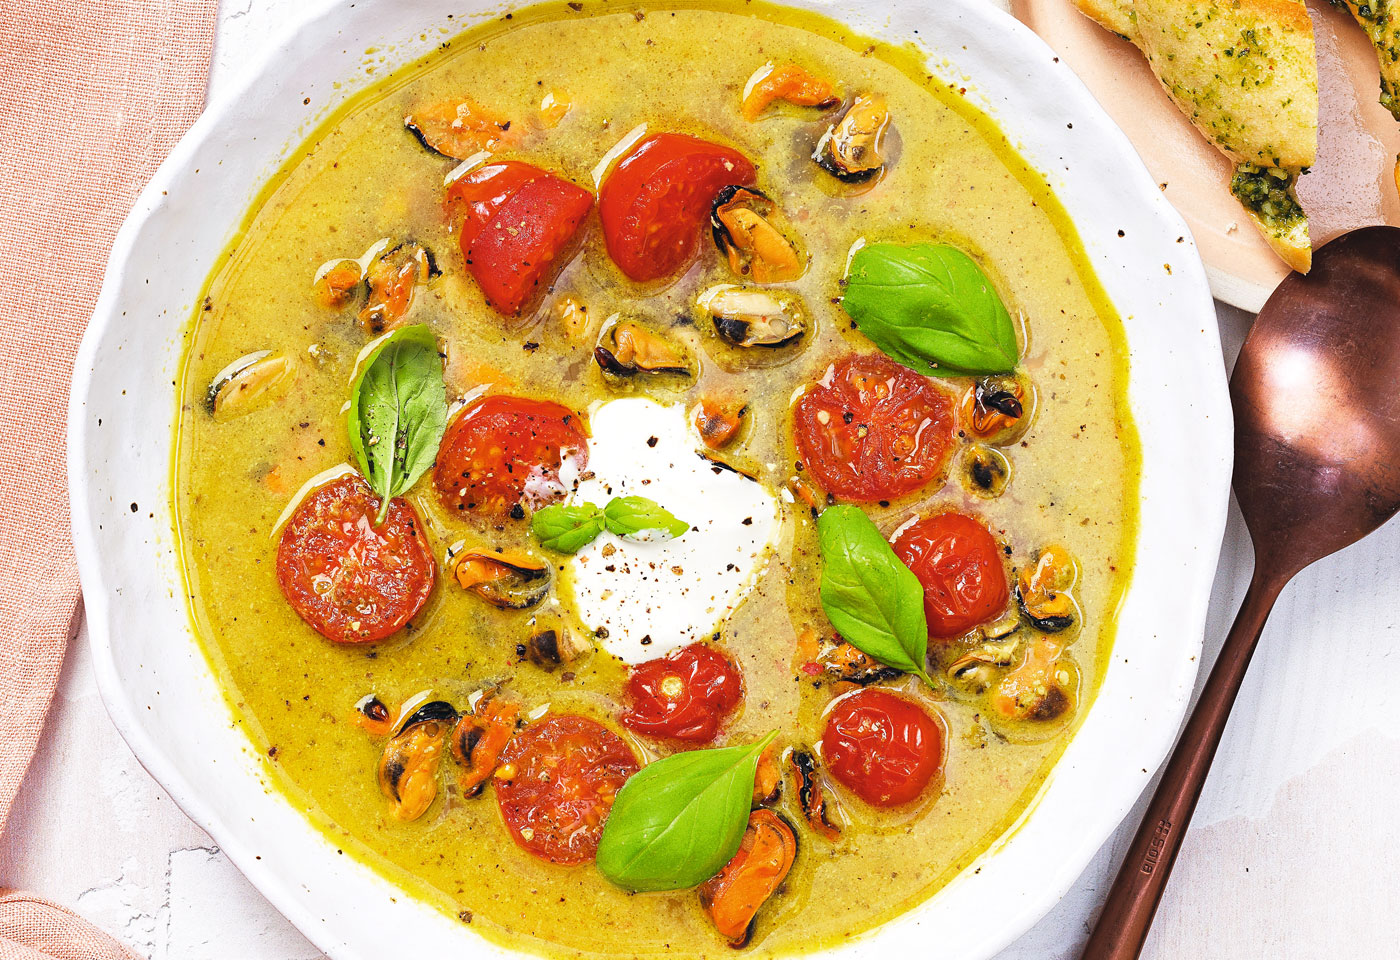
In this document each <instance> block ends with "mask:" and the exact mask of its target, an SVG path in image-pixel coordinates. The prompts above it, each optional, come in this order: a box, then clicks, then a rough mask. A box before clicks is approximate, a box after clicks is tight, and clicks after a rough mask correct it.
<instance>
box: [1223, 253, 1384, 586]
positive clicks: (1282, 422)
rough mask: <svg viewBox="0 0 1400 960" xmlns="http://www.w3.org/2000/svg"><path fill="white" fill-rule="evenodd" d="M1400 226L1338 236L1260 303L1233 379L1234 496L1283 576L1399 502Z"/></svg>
mask: <svg viewBox="0 0 1400 960" xmlns="http://www.w3.org/2000/svg"><path fill="white" fill-rule="evenodd" d="M1398 371H1400V228H1396V227H1368V228H1366V229H1362V230H1356V231H1353V232H1351V233H1348V234H1344V235H1343V236H1341V237H1339V238H1338V239H1336V240H1334V241H1333V242H1331V243H1329V244H1327V245H1326V246H1325V247H1323V248H1322V249H1320V250H1319V251H1318V253H1317V259H1316V260H1315V261H1314V263H1313V269H1312V272H1311V273H1309V274H1307V275H1306V276H1304V275H1302V274H1297V273H1295V274H1292V275H1290V276H1289V277H1287V278H1286V279H1285V280H1284V281H1283V283H1282V284H1280V286H1279V288H1278V290H1277V291H1276V292H1275V293H1274V295H1273V296H1272V297H1271V298H1270V299H1269V302H1268V303H1267V304H1265V306H1264V309H1263V311H1262V312H1260V314H1259V319H1258V320H1256V321H1255V323H1254V327H1253V329H1252V330H1251V331H1250V334H1249V337H1248V339H1247V340H1246V341H1245V343H1244V347H1243V348H1242V349H1241V351H1240V356H1239V360H1238V361H1237V362H1236V364H1235V372H1234V376H1233V377H1231V379H1230V398H1231V400H1232V402H1233V405H1234V408H1235V497H1236V499H1238V501H1239V504H1240V510H1241V511H1242V512H1243V513H1244V518H1245V523H1246V524H1247V525H1248V526H1249V530H1250V535H1251V537H1252V538H1253V540H1254V546H1255V552H1256V557H1257V560H1256V563H1257V564H1258V565H1259V566H1260V567H1261V568H1263V567H1265V566H1267V567H1270V568H1272V569H1273V570H1275V571H1276V572H1278V573H1286V574H1287V576H1288V577H1291V576H1292V575H1293V574H1295V573H1297V572H1298V571H1299V570H1301V569H1303V567H1306V566H1307V565H1308V564H1310V563H1312V562H1313V561H1315V560H1318V559H1320V558H1321V557H1324V556H1327V555H1328V554H1331V553H1335V552H1336V551H1338V550H1340V549H1342V548H1343V547H1345V546H1347V545H1349V544H1351V543H1354V542H1355V541H1357V540H1359V539H1361V538H1362V537H1364V536H1365V535H1366V534H1368V533H1370V532H1371V531H1372V530H1374V529H1376V528H1377V527H1379V526H1380V525H1381V524H1382V523H1384V522H1385V521H1386V520H1388V519H1390V517H1391V516H1393V515H1394V514H1395V512H1396V511H1397V510H1398V509H1400V390H1397V389H1396V380H1397V372H1398Z"/></svg>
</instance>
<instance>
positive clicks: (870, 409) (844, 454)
mask: <svg viewBox="0 0 1400 960" xmlns="http://www.w3.org/2000/svg"><path fill="white" fill-rule="evenodd" d="M793 419H794V421H795V424H796V432H797V449H798V452H799V453H800V454H801V455H802V463H803V465H804V466H805V467H806V468H807V470H808V471H809V472H810V473H811V475H812V477H813V479H815V480H816V481H817V482H818V483H819V484H821V485H822V486H823V487H825V488H826V490H827V492H828V493H830V494H831V495H832V496H834V497H836V498H837V499H840V500H847V501H850V502H852V503H871V502H874V501H876V500H889V499H893V498H894V497H898V496H902V495H903V494H906V493H913V492H914V491H915V490H918V489H920V488H921V487H924V486H927V485H928V484H929V483H932V482H933V481H934V480H936V479H938V478H939V477H940V476H941V475H942V474H943V471H944V469H945V468H946V467H947V465H948V458H949V457H950V456H951V455H952V452H953V399H952V398H951V397H950V396H949V395H948V394H947V393H946V392H945V391H944V390H942V389H941V388H939V387H937V386H935V385H934V383H933V381H932V380H930V379H928V378H927V377H922V376H920V375H919V374H917V373H915V372H914V371H913V370H910V369H909V368H908V367H906V366H903V365H901V364H898V363H895V362H894V361H893V360H890V359H889V358H888V357H885V356H883V355H881V354H876V353H853V354H851V355H849V356H847V357H844V358H842V359H841V360H839V361H837V362H836V363H835V364H834V365H833V366H832V367H831V368H830V369H829V370H827V372H826V375H825V376H824V377H822V379H821V381H820V382H819V383H817V384H815V385H813V386H812V387H811V388H810V389H808V390H807V392H806V393H804V394H803V395H802V399H800V400H798V401H797V406H796V408H795V409H794V411H793Z"/></svg>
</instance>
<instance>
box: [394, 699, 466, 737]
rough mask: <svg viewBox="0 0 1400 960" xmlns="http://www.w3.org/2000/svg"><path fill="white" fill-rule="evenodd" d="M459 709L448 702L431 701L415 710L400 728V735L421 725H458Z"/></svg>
mask: <svg viewBox="0 0 1400 960" xmlns="http://www.w3.org/2000/svg"><path fill="white" fill-rule="evenodd" d="M456 722H457V708H456V707H454V706H453V705H452V704H450V703H448V702H447V701H446V700H431V701H429V702H428V703H425V704H423V705H422V706H421V707H419V708H418V709H417V710H414V711H413V713H412V714H410V715H409V717H408V719H407V720H405V721H404V722H403V723H402V724H400V726H399V731H398V732H399V734H402V733H404V731H406V730H409V729H411V728H413V727H416V726H418V724H420V723H456Z"/></svg>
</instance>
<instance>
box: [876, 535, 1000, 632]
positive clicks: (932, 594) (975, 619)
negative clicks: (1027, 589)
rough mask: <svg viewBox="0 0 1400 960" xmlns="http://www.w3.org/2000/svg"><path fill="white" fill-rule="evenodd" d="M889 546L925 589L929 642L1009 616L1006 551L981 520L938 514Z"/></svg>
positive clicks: (925, 610) (897, 538)
mask: <svg viewBox="0 0 1400 960" xmlns="http://www.w3.org/2000/svg"><path fill="white" fill-rule="evenodd" d="M890 546H891V547H893V548H894V552H895V555H896V556H898V557H899V559H900V560H902V561H903V562H904V565H905V566H906V567H908V568H909V569H910V570H912V571H914V576H916V577H918V578H919V582H920V583H922V584H923V585H924V612H925V614H926V615H927V617H928V633H929V636H930V637H933V638H935V639H938V640H949V639H952V638H953V637H959V636H962V635H963V634H964V633H966V632H967V631H969V630H971V629H972V628H973V627H975V626H977V625H978V624H980V623H986V622H987V621H989V620H993V619H995V618H997V617H999V616H1001V614H1002V613H1004V612H1005V610H1006V604H1007V601H1008V600H1009V599H1010V596H1011V591H1010V588H1009V587H1008V586H1007V582H1006V567H1005V566H1003V564H1002V560H1001V554H1002V551H1001V548H1000V547H999V546H997V542H996V539H995V538H994V537H993V536H992V534H991V532H990V531H988V530H987V528H986V527H985V526H983V525H982V523H981V522H980V521H978V520H974V519H973V518H972V517H969V516H967V515H966V514H962V513H953V512H951V511H950V512H948V513H937V514H934V515H933V516H931V517H924V518H923V519H921V520H916V521H914V522H913V523H911V524H909V525H908V526H907V527H905V528H903V529H902V530H900V532H899V536H897V537H895V539H894V542H893V543H891V544H890Z"/></svg>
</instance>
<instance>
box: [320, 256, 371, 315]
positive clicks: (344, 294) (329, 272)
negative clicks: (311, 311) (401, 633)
mask: <svg viewBox="0 0 1400 960" xmlns="http://www.w3.org/2000/svg"><path fill="white" fill-rule="evenodd" d="M364 278H365V272H364V269H363V268H362V267H361V266H360V261H358V260H351V259H344V260H331V261H328V262H327V263H323V264H322V265H321V268H320V269H319V270H317V271H316V276H315V278H314V279H313V280H312V282H311V290H312V293H313V294H314V295H315V297H316V302H317V303H319V304H320V305H321V306H323V307H327V308H333V307H343V306H345V305H346V304H348V303H349V302H350V301H351V300H353V299H354V297H355V294H356V292H357V291H358V290H359V288H360V283H361V282H362V281H363V280H364Z"/></svg>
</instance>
